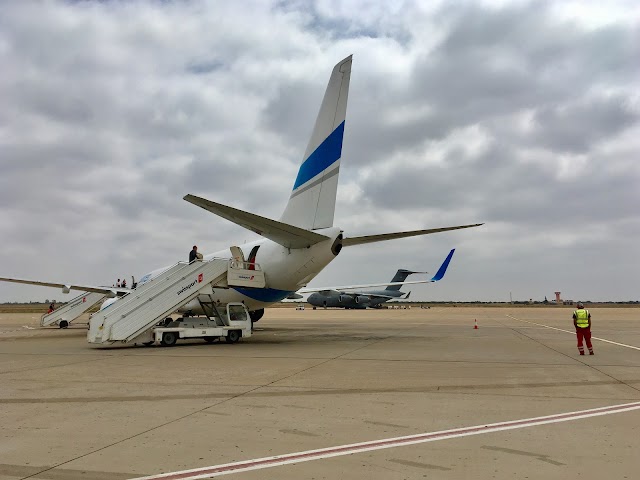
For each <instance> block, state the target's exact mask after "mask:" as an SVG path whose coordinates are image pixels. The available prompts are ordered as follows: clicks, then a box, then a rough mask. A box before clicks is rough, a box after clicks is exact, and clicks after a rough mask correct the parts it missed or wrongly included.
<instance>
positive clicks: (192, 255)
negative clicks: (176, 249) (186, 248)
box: [189, 245, 202, 263]
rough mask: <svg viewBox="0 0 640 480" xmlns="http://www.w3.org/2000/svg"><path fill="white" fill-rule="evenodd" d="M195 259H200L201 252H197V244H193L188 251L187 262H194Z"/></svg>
mask: <svg viewBox="0 0 640 480" xmlns="http://www.w3.org/2000/svg"><path fill="white" fill-rule="evenodd" d="M196 260H202V254H201V253H200V252H198V247H197V245H194V246H193V248H192V249H191V251H190V252H189V263H191V262H194V261H196Z"/></svg>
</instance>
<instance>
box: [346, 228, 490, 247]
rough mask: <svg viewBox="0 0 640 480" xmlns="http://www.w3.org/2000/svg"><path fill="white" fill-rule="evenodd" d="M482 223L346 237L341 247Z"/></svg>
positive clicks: (445, 230) (446, 230)
mask: <svg viewBox="0 0 640 480" xmlns="http://www.w3.org/2000/svg"><path fill="white" fill-rule="evenodd" d="M480 225H484V223H474V224H472V225H459V226H457V227H442V228H429V229H427V230H411V231H408V232H395V233H381V234H379V235H365V236H362V237H348V238H345V239H344V240H342V246H343V247H350V246H352V245H362V244H363V243H373V242H384V241H385V240H393V239H394V238H405V237H415V236H417V235H428V234H430V233H439V232H448V231H449V230H460V229H462V228H472V227H479V226H480Z"/></svg>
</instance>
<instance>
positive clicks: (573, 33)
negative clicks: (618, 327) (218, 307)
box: [0, 1, 640, 301]
mask: <svg viewBox="0 0 640 480" xmlns="http://www.w3.org/2000/svg"><path fill="white" fill-rule="evenodd" d="M589 8H590V7H589V5H588V4H587V5H584V6H583V7H581V8H580V9H578V11H577V14H576V15H574V16H573V17H572V18H569V17H567V16H561V15H560V13H559V12H558V11H557V9H556V8H555V7H554V3H551V2H516V3H513V4H507V5H504V6H500V7H489V6H486V5H484V4H482V3H473V2H465V3H456V4H452V3H450V2H442V3H441V4H435V5H432V6H430V5H425V4H421V3H413V2H400V3H397V4H396V3H394V2H387V3H383V4H371V3H370V2H364V3H360V2H357V1H354V2H339V3H338V4H335V3H330V4H328V3H326V2H322V1H318V2H313V3H311V4H309V3H307V2H296V1H292V2H273V3H266V2H258V1H256V2H252V3H249V4H247V3H243V4H242V5H236V4H233V3H207V2H199V1H195V2H152V1H136V2H96V3H92V2H62V1H59V2H46V3H43V4H37V5H36V4H30V3H28V2H15V3H11V4H6V5H3V6H2V14H1V15H0V62H2V65H3V75H2V76H0V102H1V103H2V106H3V108H2V109H0V239H1V241H2V245H3V248H2V249H1V251H0V267H1V268H0V270H1V272H0V273H1V274H2V275H3V276H5V275H6V276H19V277H26V278H37V279H45V280H46V279H49V280H52V281H74V282H84V283H91V284H96V283H97V284H100V283H110V282H112V281H113V279H115V278H117V277H122V276H124V275H131V274H135V275H139V274H141V273H144V272H146V271H149V270H151V269H153V268H156V267H158V266H160V265H165V264H170V263H173V262H175V261H177V260H180V259H183V257H185V255H186V252H187V251H188V249H189V247H190V246H191V245H193V243H197V244H198V245H200V246H201V249H202V250H204V251H205V252H212V251H216V250H221V249H226V248H228V247H229V246H230V245H231V244H233V243H242V242H244V241H249V240H252V239H254V238H255V236H254V235H253V234H251V233H249V232H246V231H245V230H242V229H241V228H239V227H237V226H235V225H232V224H230V223H228V222H226V221H224V220H222V219H219V218H217V217H215V216H213V215H211V214H209V213H207V212H205V211H204V210H201V209H199V208H196V207H194V206H193V205H190V204H188V203H187V202H184V201H183V200H182V197H183V196H184V195H185V194H187V193H193V194H196V195H201V196H204V197H206V198H210V199H212V200H214V201H218V202H222V203H226V204H229V205H232V206H236V207H238V208H242V209H246V210H249V211H252V212H255V213H257V214H260V215H265V216H269V217H272V218H278V216H279V215H280V212H281V211H282V208H283V207H284V204H285V202H286V200H287V198H288V194H289V192H290V189H291V186H292V183H293V179H294V178H295V175H296V171H297V166H298V164H299V162H300V160H301V156H302V155H303V152H304V149H305V146H306V143H307V137H308V135H309V133H310V131H311V129H312V126H313V122H314V120H315V115H316V112H317V108H318V104H319V102H320V100H321V98H322V95H323V93H324V88H325V82H326V78H327V76H328V73H329V71H330V69H331V68H332V66H333V65H334V64H335V62H336V61H338V60H339V59H341V58H344V57H345V56H346V55H348V54H351V53H353V54H354V64H353V71H352V83H351V92H350V98H349V107H348V112H347V124H346V125H347V126H346V133H345V139H344V148H343V164H342V168H341V180H340V192H339V193H340V196H339V201H338V205H337V209H336V222H337V224H339V225H341V226H342V227H343V228H344V229H345V231H346V232H347V234H348V235H358V234H367V233H376V232H386V231H394V230H404V229H412V228H422V227H429V226H445V225H453V224H458V223H467V222H476V221H485V222H487V224H486V225H485V226H483V227H481V228H479V229H476V230H473V231H465V232H453V233H447V234H440V235H434V236H430V237H426V238H414V239H406V240H400V241H397V242H386V243H381V244H378V245H370V246H363V247H352V248H349V249H345V251H344V253H343V254H341V257H340V258H339V259H338V260H337V261H336V262H335V263H334V264H332V265H331V266H330V267H329V268H327V270H326V271H324V272H323V273H322V274H321V275H320V276H319V277H318V278H317V279H316V280H314V284H316V285H318V286H319V285H331V284H344V283H367V282H370V281H375V280H380V281H384V280H387V277H389V276H390V275H391V274H392V273H393V272H394V271H395V270H396V269H397V268H399V267H405V268H414V269H425V268H426V269H429V270H433V269H435V268H437V266H438V265H439V262H440V261H441V260H442V258H444V256H445V254H446V252H447V251H448V249H449V248H451V247H452V246H456V247H457V248H458V251H457V254H456V257H455V258H454V263H452V268H451V271H450V273H449V274H448V275H449V276H448V277H447V278H446V280H445V281H443V282H441V283H439V284H437V285H432V286H429V287H416V288H414V290H415V292H414V294H413V295H412V297H414V298H421V297H422V298H440V299H444V298H451V299H476V298H477V299H503V300H504V299H506V298H508V292H509V291H512V290H513V291H514V292H513V293H514V296H519V297H520V298H529V297H534V298H543V297H544V295H548V296H550V294H551V293H552V292H553V290H554V289H560V290H563V291H567V294H568V295H570V296H573V297H574V298H587V297H591V298H594V299H596V298H601V299H606V298H616V299H629V298H637V297H638V295H637V288H636V287H635V283H634V278H635V272H634V271H633V267H632V266H633V264H634V262H633V261H632V260H633V259H637V258H640V252H639V251H638V247H637V241H636V239H637V238H638V235H639V234H640V224H639V222H638V216H637V213H636V209H637V208H636V205H638V204H639V203H640V193H638V192H639V190H638V188H637V185H638V184H639V181H640V167H639V166H638V165H637V161H636V157H637V151H638V147H639V146H640V145H639V140H638V139H639V138H640V135H639V133H640V131H639V130H640V128H639V125H638V113H639V104H638V97H637V84H638V80H639V79H640V75H639V67H638V63H637V58H639V57H640V51H639V50H640V46H639V45H640V44H638V42H637V37H638V30H637V27H635V26H634V25H633V24H632V23H631V22H630V21H629V20H628V19H626V18H625V17H624V15H617V16H616V15H615V14H616V12H621V11H624V8H625V4H624V3H620V4H615V5H614V4H612V5H611V9H610V14H611V15H612V17H611V18H610V19H608V20H607V21H601V22H600V23H598V21H594V18H596V17H595V16H594V15H592V14H591V12H590V11H589ZM354 12H358V13H357V15H356V14H354ZM635 263H637V262H635ZM55 295H57V297H60V298H62V297H61V296H60V295H58V294H57V292H51V291H49V290H46V289H38V288H36V287H34V288H29V287H22V286H14V285H4V284H0V301H6V300H13V299H44V298H45V297H47V296H48V297H49V298H51V297H52V296H55Z"/></svg>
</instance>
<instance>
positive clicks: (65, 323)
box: [60, 320, 69, 328]
mask: <svg viewBox="0 0 640 480" xmlns="http://www.w3.org/2000/svg"><path fill="white" fill-rule="evenodd" d="M68 326H69V322H67V321H66V320H61V321H60V328H67V327H68Z"/></svg>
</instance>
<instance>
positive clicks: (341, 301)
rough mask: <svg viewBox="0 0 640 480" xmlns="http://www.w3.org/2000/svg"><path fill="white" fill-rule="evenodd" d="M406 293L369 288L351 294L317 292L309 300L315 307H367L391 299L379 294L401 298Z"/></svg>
mask: <svg viewBox="0 0 640 480" xmlns="http://www.w3.org/2000/svg"><path fill="white" fill-rule="evenodd" d="M404 294H405V293H404V292H401V291H399V290H367V291H363V292H358V293H350V294H340V293H337V292H329V293H327V294H324V293H322V292H317V293H313V294H311V295H309V298H307V302H308V303H310V304H311V305H313V306H314V307H337V308H367V307H375V306H377V305H380V304H381V303H384V302H386V301H388V300H390V298H380V297H379V295H383V296H387V297H393V298H400V297H401V296H403V295H404Z"/></svg>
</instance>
